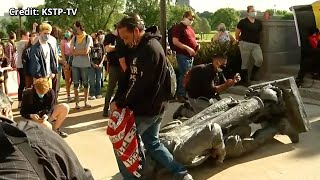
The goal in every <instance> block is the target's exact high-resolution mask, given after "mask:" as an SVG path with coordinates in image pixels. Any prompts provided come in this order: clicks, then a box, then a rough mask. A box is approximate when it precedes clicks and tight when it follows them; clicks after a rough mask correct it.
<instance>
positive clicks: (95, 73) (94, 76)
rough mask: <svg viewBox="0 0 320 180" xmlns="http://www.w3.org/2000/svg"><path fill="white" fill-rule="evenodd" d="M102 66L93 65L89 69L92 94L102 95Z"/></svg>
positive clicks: (90, 93) (90, 92)
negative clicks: (95, 66)
mask: <svg viewBox="0 0 320 180" xmlns="http://www.w3.org/2000/svg"><path fill="white" fill-rule="evenodd" d="M101 80H102V68H99V69H97V68H94V67H91V68H90V70H89V83H90V90H89V95H90V96H98V95H101Z"/></svg>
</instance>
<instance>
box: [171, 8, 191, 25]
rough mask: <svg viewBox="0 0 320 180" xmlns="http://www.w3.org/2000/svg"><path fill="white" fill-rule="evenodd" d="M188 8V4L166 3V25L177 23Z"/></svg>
mask: <svg viewBox="0 0 320 180" xmlns="http://www.w3.org/2000/svg"><path fill="white" fill-rule="evenodd" d="M188 10H190V8H189V7H188V6H181V5H175V6H172V5H167V26H168V27H171V26H172V25H173V24H175V23H179V22H180V21H181V19H182V16H183V13H184V12H185V11H188Z"/></svg>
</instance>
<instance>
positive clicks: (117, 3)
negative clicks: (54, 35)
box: [25, 0, 124, 32]
mask: <svg viewBox="0 0 320 180" xmlns="http://www.w3.org/2000/svg"><path fill="white" fill-rule="evenodd" d="M123 5H124V0H82V1H78V0H68V1H66V0H45V4H44V6H42V7H46V8H48V7H54V8H55V7H60V8H70V7H72V8H74V9H75V8H77V14H76V15H75V16H67V15H66V14H62V15H61V16H48V17H42V16H36V17H35V16H29V17H27V20H26V22H25V25H27V26H28V27H31V28H32V24H33V22H34V21H38V22H42V21H43V20H50V21H52V22H53V24H54V25H57V26H59V27H61V28H63V29H65V28H67V27H72V25H73V23H74V21H75V20H80V21H81V22H82V23H83V24H84V27H85V28H86V31H88V32H96V31H98V30H100V29H102V30H106V29H107V28H108V27H109V28H110V27H112V26H113V24H114V23H115V21H114V18H115V17H117V18H118V19H119V13H118V12H121V11H123Z"/></svg>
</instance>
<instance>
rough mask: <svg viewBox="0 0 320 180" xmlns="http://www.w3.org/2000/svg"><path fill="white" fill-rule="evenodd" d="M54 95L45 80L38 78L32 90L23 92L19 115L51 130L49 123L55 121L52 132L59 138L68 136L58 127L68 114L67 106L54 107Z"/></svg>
mask: <svg viewBox="0 0 320 180" xmlns="http://www.w3.org/2000/svg"><path fill="white" fill-rule="evenodd" d="M54 103H55V93H54V90H53V89H51V88H50V85H49V80H48V79H47V78H39V79H37V80H36V81H35V83H34V85H33V87H32V88H29V89H26V90H25V91H24V92H23V96H22V104H21V110H20V114H21V116H22V117H24V118H26V119H30V120H33V121H35V122H38V123H40V124H42V125H44V126H47V127H49V128H52V125H51V123H50V122H53V121H55V123H54V126H53V130H54V131H55V132H56V133H58V134H59V135H60V136H61V137H63V138H64V137H67V136H68V134H67V133H65V132H63V131H61V130H60V126H61V125H62V123H63V122H64V120H65V119H66V117H67V115H68V113H69V106H68V105H67V104H65V103H62V104H58V105H54Z"/></svg>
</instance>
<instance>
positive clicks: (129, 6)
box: [126, 0, 160, 27]
mask: <svg viewBox="0 0 320 180" xmlns="http://www.w3.org/2000/svg"><path fill="white" fill-rule="evenodd" d="M159 3H160V2H159V0H130V1H127V3H126V13H138V14H139V15H140V17H141V18H142V19H143V20H144V23H145V25H146V26H147V27H149V26H152V25H158V26H159V25H160V5H159Z"/></svg>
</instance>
